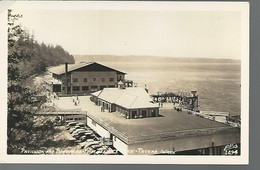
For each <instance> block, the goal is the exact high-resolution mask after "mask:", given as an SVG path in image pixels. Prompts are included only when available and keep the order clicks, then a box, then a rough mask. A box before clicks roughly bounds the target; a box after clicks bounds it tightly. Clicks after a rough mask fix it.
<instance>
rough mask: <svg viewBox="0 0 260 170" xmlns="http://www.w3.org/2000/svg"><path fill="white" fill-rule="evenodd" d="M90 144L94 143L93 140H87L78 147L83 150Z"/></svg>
mask: <svg viewBox="0 0 260 170" xmlns="http://www.w3.org/2000/svg"><path fill="white" fill-rule="evenodd" d="M90 142H94V139H87V140H86V141H85V142H83V143H82V144H81V145H80V148H81V149H83V148H84V147H85V145H87V144H88V143H90Z"/></svg>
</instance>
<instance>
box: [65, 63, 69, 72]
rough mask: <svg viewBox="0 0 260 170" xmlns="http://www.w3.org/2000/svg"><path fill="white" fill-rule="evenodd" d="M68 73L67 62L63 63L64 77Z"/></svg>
mask: <svg viewBox="0 0 260 170" xmlns="http://www.w3.org/2000/svg"><path fill="white" fill-rule="evenodd" d="M67 73H68V62H65V75H67Z"/></svg>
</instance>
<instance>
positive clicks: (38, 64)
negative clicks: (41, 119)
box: [7, 10, 74, 154]
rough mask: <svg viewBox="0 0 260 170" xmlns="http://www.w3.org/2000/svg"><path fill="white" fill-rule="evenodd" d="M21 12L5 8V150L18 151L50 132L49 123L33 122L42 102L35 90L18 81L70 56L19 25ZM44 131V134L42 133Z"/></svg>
mask: <svg viewBox="0 0 260 170" xmlns="http://www.w3.org/2000/svg"><path fill="white" fill-rule="evenodd" d="M21 17H22V15H19V14H12V11H11V10H9V11H8V96H7V97H8V112H7V114H8V116H7V117H8V120H7V129H8V130H7V146H8V148H7V152H8V153H9V154H11V153H21V150H23V149H25V148H26V149H29V148H36V147H40V144H41V143H44V139H45V138H46V134H51V131H52V129H53V128H52V127H53V123H52V122H51V121H45V123H44V124H41V125H36V123H35V119H36V117H35V113H36V112H37V111H38V110H39V108H40V107H41V105H42V101H39V100H36V98H35V96H36V95H37V91H36V90H34V89H33V88H30V87H28V86H25V85H24V84H23V83H22V82H23V81H26V80H27V79H28V78H29V76H31V75H34V74H39V73H40V72H42V71H45V70H46V67H47V66H51V65H58V64H61V63H64V62H65V61H67V62H70V63H73V62H74V59H73V57H72V56H71V55H70V54H69V53H68V52H66V51H65V50H64V49H63V48H62V47H61V46H56V47H54V46H51V45H45V44H44V43H42V44H39V43H38V42H37V41H35V40H34V35H30V34H29V32H28V31H26V30H24V29H22V28H21V26H20V25H18V24H17V23H16V21H17V20H18V19H19V18H21ZM44 134H45V135H44Z"/></svg>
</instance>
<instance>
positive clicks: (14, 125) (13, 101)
mask: <svg viewBox="0 0 260 170" xmlns="http://www.w3.org/2000/svg"><path fill="white" fill-rule="evenodd" d="M20 17H21V15H16V14H12V12H11V10H9V11H8V112H7V113H8V116H7V117H8V120H7V129H8V130H7V146H8V148H7V151H8V153H17V152H18V153H19V149H21V148H23V147H26V145H28V144H30V142H31V137H32V135H31V134H32V128H33V119H34V117H33V114H34V113H35V111H36V110H37V109H38V108H39V104H40V103H39V102H36V101H35V99H34V95H35V94H36V92H34V91H32V90H31V89H30V88H29V87H27V86H23V85H22V81H24V80H26V78H27V77H28V76H29V75H23V74H22V71H21V67H20V64H21V63H22V62H25V61H28V60H29V59H31V58H32V57H33V56H34V45H33V43H31V42H30V37H29V35H28V33H27V32H25V31H24V30H23V29H21V26H20V25H17V24H16V23H15V22H16V20H18V19H19V18H20Z"/></svg>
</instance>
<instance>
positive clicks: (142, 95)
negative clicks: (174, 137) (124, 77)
mask: <svg viewBox="0 0 260 170" xmlns="http://www.w3.org/2000/svg"><path fill="white" fill-rule="evenodd" d="M91 101H92V102H94V103H95V104H96V105H98V106H100V109H101V111H103V112H104V111H108V112H118V113H121V114H122V115H123V116H124V117H125V118H126V119H134V118H145V117H157V116H159V106H158V104H154V103H153V101H152V99H151V98H150V96H149V94H148V93H147V91H146V89H145V88H143V87H131V88H125V87H124V83H123V82H122V81H120V82H119V83H118V88H104V89H103V90H100V91H97V92H95V93H92V94H91Z"/></svg>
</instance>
